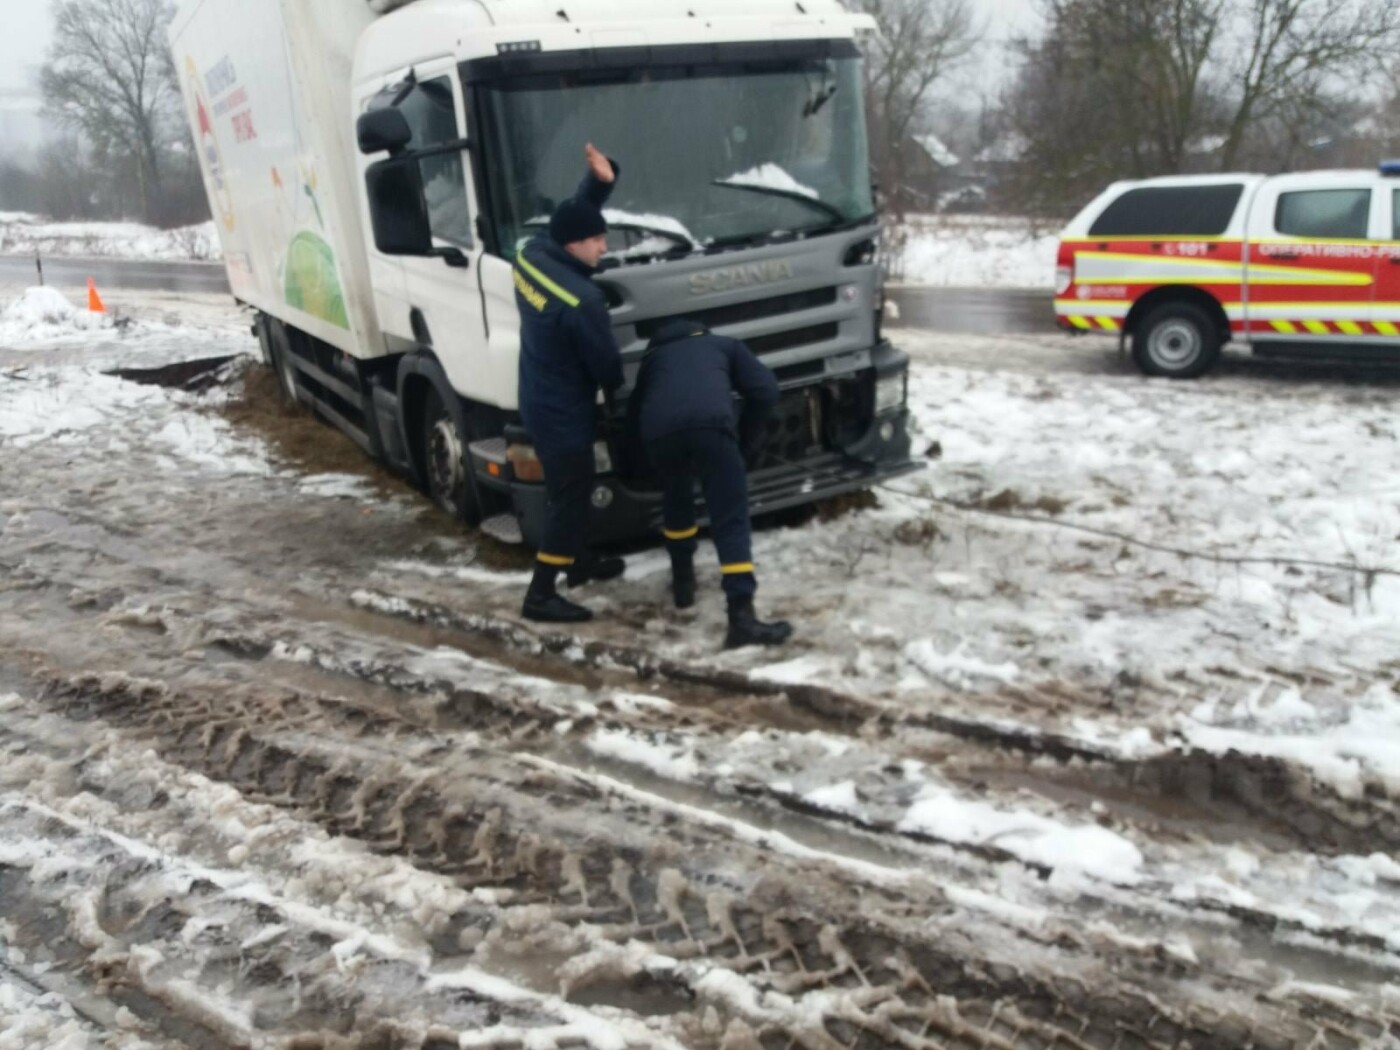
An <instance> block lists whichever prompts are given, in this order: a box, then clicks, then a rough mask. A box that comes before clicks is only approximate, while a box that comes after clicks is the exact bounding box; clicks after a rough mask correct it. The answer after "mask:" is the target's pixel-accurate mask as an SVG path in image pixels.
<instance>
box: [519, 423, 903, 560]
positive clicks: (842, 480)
mask: <svg viewBox="0 0 1400 1050" xmlns="http://www.w3.org/2000/svg"><path fill="white" fill-rule="evenodd" d="M882 432H883V433H882ZM885 435H888V436H885ZM856 446H857V447H855V448H853V449H852V450H851V451H852V452H855V453H856V454H855V455H848V454H845V453H842V452H825V453H822V454H820V455H816V456H811V457H808V458H806V459H803V460H801V461H800V462H795V463H785V464H782V465H781V466H773V467H766V468H763V469H760V470H755V471H751V472H750V473H749V509H750V512H751V513H752V514H755V515H757V514H767V513H771V512H773V511H779V510H786V509H787V508H789V507H797V506H801V505H803V504H806V503H814V502H816V501H818V500H824V499H831V498H832V497H834V496H840V495H844V494H845V493H847V492H854V491H856V490H857V489H863V488H869V487H870V486H871V485H874V484H876V483H877V482H880V481H884V480H886V479H888V478H895V477H899V476H900V475H902V474H908V473H911V472H913V471H915V470H919V469H921V467H922V465H921V464H920V463H917V462H915V461H913V460H912V459H910V456H909V450H910V436H909V413H908V411H907V410H901V411H900V412H898V413H891V414H889V415H885V416H881V417H879V418H877V419H876V420H875V421H874V423H872V425H871V427H870V430H869V432H868V433H867V434H865V435H863V436H862V437H861V439H860V441H858V442H857V443H856ZM509 492H510V499H511V503H512V505H513V507H514V510H515V514H516V517H517V518H518V519H519V521H520V528H521V532H522V533H523V535H524V538H525V543H526V544H528V545H529V546H531V547H538V546H539V542H540V538H541V537H542V535H543V532H544V520H545V492H544V486H543V485H536V484H526V483H522V482H518V481H513V482H511V483H510V487H509ZM696 517H697V521H698V522H699V523H700V524H701V525H706V524H708V519H707V518H706V517H705V506H704V501H703V500H702V499H697V500H696ZM660 527H661V493H660V492H658V491H656V490H654V489H641V488H633V487H631V486H630V485H629V484H628V483H627V482H625V481H624V480H622V479H621V478H619V477H617V476H616V475H614V474H600V475H599V476H598V479H597V482H596V484H595V485H594V490H593V503H592V506H591V508H590V511H589V522H588V536H589V541H590V542H592V543H619V542H623V541H626V540H635V539H640V538H643V537H647V536H655V535H656V533H657V531H658V530H659V529H660Z"/></svg>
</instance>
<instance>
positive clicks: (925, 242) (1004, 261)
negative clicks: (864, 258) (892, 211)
mask: <svg viewBox="0 0 1400 1050" xmlns="http://www.w3.org/2000/svg"><path fill="white" fill-rule="evenodd" d="M886 245H887V251H888V254H889V256H890V259H889V263H888V265H889V268H890V278H891V280H892V282H893V283H895V284H897V285H915V286H917V285H934V286H938V287H950V288H1044V289H1046V290H1049V289H1051V288H1053V287H1054V284H1055V252H1056V249H1057V248H1058V246H1059V227H1058V225H1056V224H1054V223H1049V224H1047V223H1035V222H1032V221H1031V220H1029V219H1022V218H1014V217H1005V216H991V215H915V216H911V217H910V218H909V221H908V222H907V223H906V224H905V225H904V226H903V227H896V228H895V229H893V230H891V231H889V232H887V233H886Z"/></svg>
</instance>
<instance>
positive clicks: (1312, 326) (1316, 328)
mask: <svg viewBox="0 0 1400 1050" xmlns="http://www.w3.org/2000/svg"><path fill="white" fill-rule="evenodd" d="M1303 327H1304V328H1306V329H1307V330H1308V331H1309V332H1311V333H1312V334H1313V335H1331V334H1332V329H1330V328H1328V327H1327V324H1326V322H1324V321H1304V322H1303Z"/></svg>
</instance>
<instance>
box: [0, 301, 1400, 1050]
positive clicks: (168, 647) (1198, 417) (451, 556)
mask: <svg viewBox="0 0 1400 1050" xmlns="http://www.w3.org/2000/svg"><path fill="white" fill-rule="evenodd" d="M109 306H114V307H115V309H114V312H113V314H111V315H109V316H108V317H107V318H105V319H102V320H98V321H94V320H92V319H91V318H90V317H89V316H88V315H85V314H83V313H81V312H74V311H72V310H71V308H68V307H66V304H64V303H62V302H61V301H60V300H58V299H56V298H55V297H54V296H53V295H52V294H47V293H39V294H36V293H30V294H24V293H23V289H0V592H3V596H0V1048H3V1050H15V1048H24V1050H29V1048H31V1047H32V1048H40V1047H42V1048H51V1047H62V1048H63V1050H69V1048H73V1050H82V1048H89V1047H91V1048H117V1047H132V1048H145V1047H172V1046H180V1045H207V1046H216V1047H234V1046H250V1047H253V1046H256V1047H269V1048H271V1047H277V1048H279V1050H280V1048H284V1047H289V1046H295V1047H297V1048H299V1050H306V1048H320V1050H331V1048H334V1050H346V1048H364V1050H369V1048H371V1047H388V1046H392V1047H411V1048H414V1050H419V1048H431V1050H443V1048H445V1047H449V1046H453V1047H477V1046H481V1047H500V1048H502V1050H505V1048H512V1050H516V1048H521V1047H525V1048H529V1050H535V1048H541V1050H544V1048H550V1047H560V1048H565V1047H585V1046H586V1047H592V1048H595V1050H616V1048H621V1047H651V1046H657V1047H673V1046H687V1047H692V1046H693V1047H702V1048H706V1050H785V1048H788V1047H803V1048H811V1050H837V1047H844V1048H857V1050H866V1048H877V1047H878V1048H884V1047H891V1048H894V1047H899V1048H904V1050H913V1048H920V1050H921V1048H925V1047H927V1048H930V1050H953V1048H957V1050H966V1048H971V1047H981V1048H989V1050H992V1048H994V1050H1013V1048H1014V1050H1025V1048H1041V1047H1044V1048H1050V1047H1056V1048H1061V1050H1063V1048H1067V1047H1075V1048H1081V1050H1082V1048H1085V1047H1093V1048H1096V1050H1099V1048H1101V1050H1113V1048H1116V1050H1129V1048H1133V1050H1148V1048H1153V1050H1167V1048H1179V1047H1186V1046H1191V1047H1212V1048H1220V1050H1242V1048H1244V1047H1253V1048H1256V1050H1259V1048H1265V1047H1267V1048H1277V1050H1283V1048H1291V1050H1313V1048H1319V1050H1320V1048H1332V1047H1337V1048H1341V1047H1348V1048H1352V1047H1395V1046H1400V976H1398V975H1400V935H1398V934H1397V930H1400V865H1397V863H1396V861H1395V859H1394V858H1395V855H1396V853H1397V851H1400V815H1397V810H1396V806H1395V796H1396V791H1397V789H1400V694H1398V693H1397V680H1400V661H1397V656H1396V643H1397V641H1400V628H1398V627H1397V624H1400V558H1397V556H1396V549H1397V544H1396V541H1397V539H1400V442H1397V433H1396V424H1395V421H1394V411H1393V403H1394V398H1395V395H1396V392H1397V390H1400V370H1395V371H1387V370H1385V369H1378V368H1377V369H1357V368H1343V367H1337V366H1327V365H1317V364H1314V365H1279V364H1272V363H1263V362H1255V361H1253V360H1252V359H1249V358H1246V357H1241V356H1235V355H1229V356H1227V360H1226V361H1225V362H1224V364H1223V366H1222V367H1221V368H1220V369H1219V371H1218V372H1216V373H1214V374H1213V375H1212V376H1211V377H1209V378H1208V379H1206V380H1203V381H1200V382H1198V383H1193V384H1171V383H1167V382H1164V381H1153V380H1146V379H1143V378H1141V377H1140V376H1138V375H1137V374H1136V372H1135V371H1134V370H1133V369H1132V367H1131V365H1130V363H1128V362H1125V361H1121V360H1120V359H1119V358H1118V357H1117V355H1116V352H1115V351H1114V349H1113V344H1112V342H1111V341H1096V340H1087V339H1086V340H1072V339H1069V338H1067V337H1066V338H1061V337H1046V338H1038V337H1037V338H1033V337H1025V338H1000V337H999V338H976V337H966V336H958V337H953V336H935V335H931V334H928V333H923V332H918V331H913V330H907V329H906V330H895V331H893V332H891V336H892V338H893V339H894V340H895V342H896V343H897V344H898V345H900V346H901V347H903V348H904V349H906V350H907V351H908V352H909V353H910V354H911V356H912V357H913V360H914V369H913V372H912V376H911V387H910V399H911V407H912V409H913V411H914V413H915V415H916V417H917V421H918V426H919V432H920V433H919V437H918V440H917V447H918V449H919V451H920V453H921V454H924V455H925V458H926V464H927V466H926V469H925V470H924V471H923V472H921V473H920V474H916V475H912V476H910V477H908V478H905V479H901V480H900V481H898V482H895V483H893V484H891V485H889V486H887V487H885V488H882V489H881V490H879V491H878V492H877V493H876V494H875V495H876V500H875V501H874V502H873V503H872V504H871V505H868V506H864V507H854V508H852V507H846V508H840V509H839V512H837V511H838V508H831V510H832V511H833V512H834V513H831V514H825V515H820V516H818V517H815V518H813V519H812V520H809V521H806V522H804V523H792V522H789V523H787V524H782V525H779V524H774V525H771V526H769V527H767V528H765V529H764V530H763V531H762V532H761V533H760V535H759V536H758V538H757V544H756V556H757V562H758V565H759V574H760V584H761V591H760V595H759V601H760V606H761V611H763V612H772V613H780V614H782V615H784V616H787V617H790V618H791V619H792V620H793V621H794V622H795V624H796V626H797V631H798V636H797V640H796V641H795V643H794V644H793V645H792V646H790V647H789V648H787V649H785V650H783V651H780V652H776V653H766V652H762V651H743V652H739V653H723V652H721V651H720V650H719V648H718V642H719V639H720V637H721V634H722V631H721V628H722V604H721V600H720V595H719V588H718V573H717V570H716V569H714V568H713V567H712V566H709V562H708V561H707V560H702V561H701V562H700V564H701V566H702V567H706V566H709V567H708V568H706V570H705V571H703V572H702V574H701V575H702V579H701V584H702V589H701V593H700V601H699V604H698V606H697V608H696V609H695V610H693V611H690V612H687V613H676V612H675V611H674V610H672V609H670V608H668V607H667V606H666V603H665V582H666V570H665V565H666V563H665V558H664V555H663V554H662V553H661V552H660V551H657V550H653V549H643V550H641V551H638V552H635V553H632V554H631V555H629V569H628V572H627V575H626V577H625V578H624V579H623V580H622V581H620V582H618V583H614V584H606V585H593V586H590V587H589V588H586V589H585V590H584V591H583V593H582V595H581V598H582V600H584V601H585V602H587V603H588V604H590V605H591V606H592V607H594V608H595V609H596V610H597V611H598V612H599V613H600V616H599V618H598V620H597V621H595V622H594V623H592V624H589V625H585V626H584V627H582V628H579V629H578V630H577V631H575V632H573V633H564V632H559V631H555V630H545V629H540V628H539V627H537V626H535V625H530V624H526V623H524V622H522V621H521V620H520V619H519V617H518V603H519V599H520V593H521V590H522V588H523V585H524V581H525V579H526V575H525V573H526V568H525V566H526V564H527V562H526V561H525V560H524V559H520V558H517V557H515V556H514V555H513V554H512V553H511V552H510V551H506V550H502V549H500V548H498V547H496V546H495V545H493V544H492V543H491V542H490V541H487V540H484V539H482V538H480V537H478V536H475V535H473V534H471V533H467V532H463V531H461V530H458V529H456V528H454V527H452V526H451V525H450V524H449V523H446V522H444V521H443V519H442V518H441V517H440V516H439V515H438V514H437V512H436V511H434V510H432V509H431V508H430V507H428V506H427V505H426V501H424V500H422V499H421V498H420V497H418V496H416V495H414V494H412V493H410V492H408V491H407V490H404V489H402V488H396V487H394V486H392V485H389V484H387V483H386V482H385V481H384V479H383V478H381V477H380V476H378V474H377V472H376V471H375V470H374V468H372V467H371V466H370V465H368V464H363V465H361V466H358V467H355V468H353V469H338V470H336V471H331V470H328V469H321V468H318V467H316V466H315V464H314V461H313V462H312V463H311V465H308V461H307V459H306V455H305V451H304V449H300V448H299V451H298V452H297V455H296V456H292V455H291V454H290V453H289V451H288V447H287V446H285V445H283V444H281V443H280V441H281V438H280V437H279V436H278V435H277V434H264V433H261V432H255V431H252V430H249V429H247V428H246V427H241V426H239V425H238V424H237V423H236V422H235V420H236V419H237V418H238V417H237V416H235V415H232V414H230V413H229V412H228V411H226V408H227V406H228V405H229V404H230V403H232V402H233V401H235V400H236V399H237V398H238V397H239V396H240V393H239V392H240V387H241V386H242V385H244V384H247V385H248V386H249V388H250V389H258V388H261V389H270V386H269V385H268V384H262V385H261V387H259V386H258V380H259V372H260V370H261V366H260V365H258V364H256V363H255V360H254V358H253V356H252V354H253V351H254V347H253V345H252V342H251V340H250V339H249V338H248V336H247V326H246V321H244V320H243V319H242V318H240V317H239V316H238V314H237V313H235V312H233V311H232V310H231V309H229V308H227V307H225V306H223V305H222V303H221V301H220V300H218V299H217V298H212V297H211V298H207V299H206V298H189V299H184V300H180V299H174V298H171V297H156V296H149V295H148V296H141V297H139V298H126V299H124V300H122V301H119V302H117V303H111V302H109ZM227 355H234V356H235V360H234V361H233V363H232V364H231V365H226V366H225V367H224V369H223V371H222V372H220V373H219V374H217V375H216V376H214V379H215V380H216V382H215V383H214V385H213V386H212V387H210V388H208V389H205V390H204V391H203V392H196V391H193V390H188V389H179V388H171V387H167V386H161V385H141V384H137V383H134V382H129V381H127V380H124V379H121V378H118V377H116V376H114V375H111V374H109V373H111V372H113V371H114V370H115V369H118V368H121V369H126V370H131V369H137V370H140V369H143V368H148V367H156V366H161V365H167V364H171V363H173V362H179V361H183V360H188V359H192V358H206V357H223V356H227ZM128 374H131V373H128ZM305 425H306V426H314V424H309V423H307V424H305ZM311 433H313V434H317V433H319V434H321V435H322V440H323V441H324V443H325V446H326V447H327V448H328V449H329V448H331V447H337V448H338V447H340V446H342V445H344V444H345V442H344V439H342V438H340V437H339V436H338V435H336V434H335V433H334V432H332V431H330V430H328V429H324V430H321V431H316V430H312V431H311ZM298 457H300V458H298ZM313 460H314V457H313ZM711 557H712V554H711V550H710V548H709V547H708V545H706V546H705V547H703V548H702V552H701V558H702V559H710V558H711Z"/></svg>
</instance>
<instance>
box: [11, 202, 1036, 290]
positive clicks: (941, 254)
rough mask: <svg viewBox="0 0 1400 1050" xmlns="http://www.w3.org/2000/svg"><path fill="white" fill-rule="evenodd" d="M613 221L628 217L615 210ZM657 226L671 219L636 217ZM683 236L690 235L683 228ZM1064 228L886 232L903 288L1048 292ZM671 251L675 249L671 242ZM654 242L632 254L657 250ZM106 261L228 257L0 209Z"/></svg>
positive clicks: (164, 233) (79, 252)
mask: <svg viewBox="0 0 1400 1050" xmlns="http://www.w3.org/2000/svg"><path fill="white" fill-rule="evenodd" d="M613 218H614V219H615V220H616V219H619V218H628V216H625V215H624V214H623V213H621V212H618V213H615V214H614V216H613ZM630 218H631V219H632V220H633V221H638V220H640V219H646V220H648V222H649V223H650V224H651V225H656V224H658V223H660V224H662V225H665V224H666V223H668V222H671V223H673V222H674V221H673V220H667V219H665V217H664V216H654V215H653V216H630ZM677 232H678V233H679V234H681V235H683V236H685V235H687V234H686V231H685V230H684V229H683V228H681V227H679V226H677ZM1056 234H1057V230H1056V229H1054V228H1050V227H1044V228H1042V227H1038V226H1036V225H1035V224H1033V223H1031V222H1030V221H1029V220H1026V219H1019V218H1004V217H991V216H954V215H929V216H913V217H911V219H910V221H909V223H908V225H907V226H906V227H904V228H903V229H896V230H893V231H891V232H890V233H887V234H886V238H887V246H888V252H889V254H890V259H891V261H890V266H891V275H892V277H893V279H894V281H895V283H897V284H907V285H936V286H940V287H942V286H946V287H969V288H970V287H978V288H1045V289H1049V288H1050V287H1051V286H1052V284H1053V282H1054V277H1055V249H1056V244H1057V238H1056ZM668 246H669V245H668ZM658 247H660V245H659V244H657V243H653V242H650V241H648V242H644V243H642V244H639V245H636V246H634V247H633V248H632V249H631V251H633V252H640V251H643V250H647V251H655V250H657V249H658ZM34 252H40V253H42V254H44V255H72V256H100V257H103V258H126V259H140V260H148V261H149V260H162V261H185V260H189V261H198V262H204V261H213V260H217V259H219V258H221V251H220V247H219V240H218V235H217V232H216V230H215V228H214V224H213V223H212V222H207V223H203V224H202V225H199V226H189V227H185V228H183V229H178V230H157V229H153V228H151V227H149V226H142V225H140V224H137V223H125V222H112V223H100V222H90V223H54V222H46V221H44V220H41V219H39V218H37V217H36V216H32V215H23V214H19V213H14V212H0V254H11V255H19V254H26V255H27V254H33V253H34Z"/></svg>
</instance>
